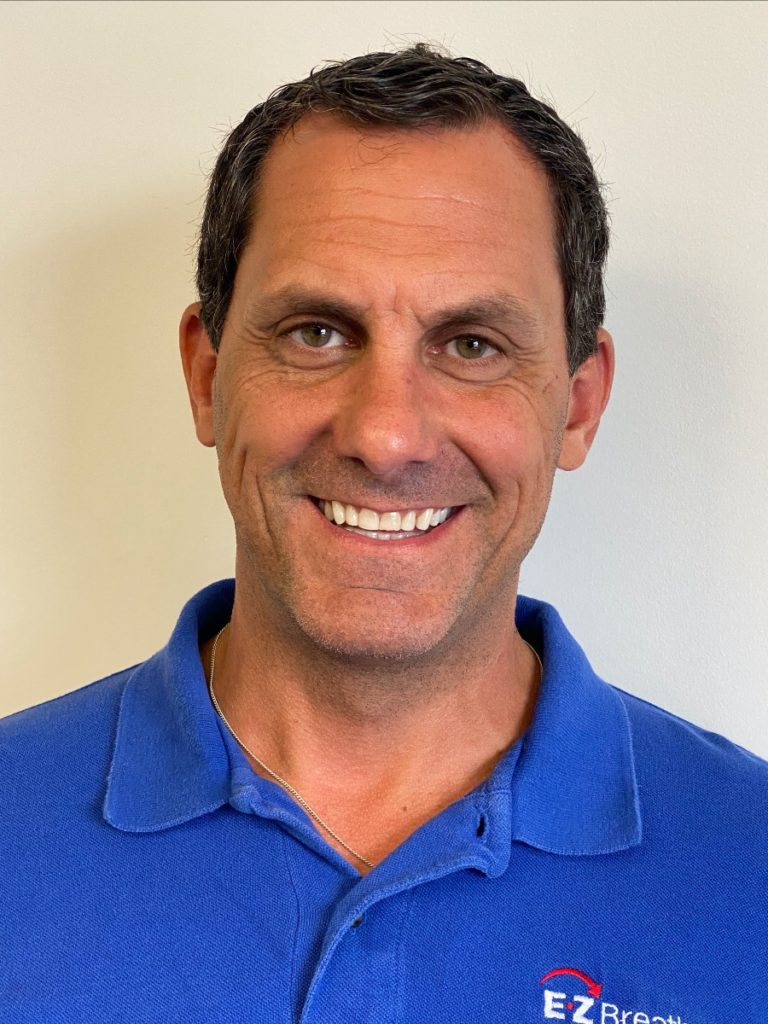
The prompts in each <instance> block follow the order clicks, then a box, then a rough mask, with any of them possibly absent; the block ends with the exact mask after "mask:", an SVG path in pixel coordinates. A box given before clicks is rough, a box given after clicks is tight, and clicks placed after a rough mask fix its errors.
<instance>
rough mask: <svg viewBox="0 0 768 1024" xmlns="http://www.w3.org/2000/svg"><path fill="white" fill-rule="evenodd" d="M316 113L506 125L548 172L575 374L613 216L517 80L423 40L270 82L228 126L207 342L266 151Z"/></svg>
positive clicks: (551, 116) (211, 249)
mask: <svg viewBox="0 0 768 1024" xmlns="http://www.w3.org/2000/svg"><path fill="white" fill-rule="evenodd" d="M318 111H326V112H332V113H334V114H337V115H338V116H340V117H343V118H345V119H346V120H348V121H350V122H352V123H355V124H359V125H363V126H365V125H370V126H376V127H382V126H391V127H392V128H397V129H402V128H414V129H418V128H438V129H439V128H455V129H461V128H470V127H474V126H476V125H478V124H480V123H482V122H483V121H486V120H489V119H490V120H494V121H497V122H499V123H501V124H502V125H504V126H506V127H507V128H508V129H509V130H510V132H512V134H513V135H515V136H516V138H518V139H519V140H520V141H521V142H523V143H524V145H525V146H526V147H527V148H528V150H529V151H530V152H531V153H532V154H533V155H534V157H535V158H536V159H537V160H538V162H539V164H540V165H541V166H542V167H543V168H544V170H545V171H546V173H547V177H548V179H549V185H550V189H551V193H552V201H553V208H554V213H555V224H556V232H557V235H556V238H557V246H558V259H559V264H560V274H561V277H562V283H563V290H564V294H565V330H566V338H567V345H568V367H569V371H570V373H573V372H574V371H575V370H576V369H577V368H578V367H579V366H580V365H581V364H582V363H583V362H584V360H585V359H587V358H588V357H589V356H590V355H592V354H593V353H594V352H595V351H596V350H597V345H596V338H595V335H596V331H597V328H598V327H599V326H600V325H601V324H602V322H603V317H604V315H605V293H604V288H603V268H604V264H605V259H606V256H607V253H608V217H607V212H606V208H605V202H604V201H603V197H602V194H601V189H600V183H599V181H598V179H597V176H596V174H595V170H594V167H593V165H592V161H591V160H590V157H589V154H588V152H587V149H586V146H585V145H584V142H583V141H582V139H581V138H580V137H579V136H578V135H577V134H576V132H575V131H574V130H573V129H572V128H570V127H569V126H568V125H567V124H566V123H565V122H564V121H563V120H562V119H561V118H560V117H559V116H558V115H557V114H556V113H555V111H554V110H553V109H552V107H550V106H548V105H547V104H546V103H543V102H542V101H541V100H538V99H535V98H534V97H533V96H531V94H530V93H529V92H528V89H527V88H526V86H525V85H524V84H523V83H522V82H520V81H518V80H517V79H516V78H506V77H505V76H503V75H497V74H496V73H495V72H493V71H491V69H490V68H489V67H487V66H486V65H485V64H482V63H481V62H480V61H477V60H473V59H471V58H469V57H450V56H446V55H444V54H443V53H440V52H438V51H436V50H434V49H432V48H431V47H429V46H427V45H426V44H424V43H418V44H417V45H415V46H413V47H410V48H408V49H405V50H400V51H398V52H396V53H370V54H367V55H366V56H362V57H354V58H352V59H351V60H346V61H340V62H336V63H329V64H326V65H324V66H323V67H321V68H319V69H315V70H314V71H312V72H311V74H310V75H309V76H308V77H307V78H305V79H303V80H302V81H300V82H291V83H289V84H287V85H282V86H280V88H279V89H276V90H275V91H274V92H273V93H272V94H271V95H270V96H269V97H268V98H267V99H266V100H265V101H264V102H263V103H260V104H259V105H258V106H256V107H254V108H253V110H251V111H250V112H249V113H248V114H247V115H246V116H245V118H244V119H243V120H242V121H241V123H240V124H239V125H238V126H237V127H236V128H234V129H233V131H232V132H231V133H230V135H229V136H228V138H227V140H226V142H225V144H224V147H223V149H222V150H221V153H220V154H219V157H218V159H217V161H216V165H215V167H214V170H213V174H212V176H211V180H210V184H209V187H208V195H207V199H206V203H205V211H204V214H203V221H202V226H201V230H200V244H199V249H198V263H197V287H198V292H199V295H200V302H201V319H202V321H203V325H204V326H205V329H206V331H207V332H208V336H209V338H210V339H211V344H212V345H213V347H214V349H216V350H217V351H218V348H219V343H220V341H221V335H222V331H223V329H224V322H225V320H226V316H227V310H228V309H229V304H230V301H231V298H232V290H233V288H234V283H235V275H236V273H237V266H238V261H239V259H240V254H241V252H242V249H243V247H244V245H245V244H246V241H247V239H248V235H249V232H250V228H251V220H252V217H253V214H254V207H255V194H256V191H257V189H258V184H259V171H260V168H261V165H262V163H263V161H264V158H265V156H266V154H267V151H268V150H269V147H270V146H271V145H272V143H273V142H274V141H275V139H276V138H277V137H278V136H280V135H281V134H282V133H283V132H285V131H287V130H288V129H290V128H291V127H292V126H293V125H294V124H296V122H297V121H298V120H299V119H300V118H301V117H303V116H304V115H306V114H308V113H311V112H318Z"/></svg>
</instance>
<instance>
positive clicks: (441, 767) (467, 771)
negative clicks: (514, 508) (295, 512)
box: [203, 598, 539, 869]
mask: <svg viewBox="0 0 768 1024" xmlns="http://www.w3.org/2000/svg"><path fill="white" fill-rule="evenodd" d="M512 608H514V602H512ZM263 621H264V620H263V618H261V619H259V618H257V617H256V616H255V615H254V614H253V612H252V610H250V609H249V608H247V607H243V604H242V603H238V599H237V598H236V601H235V606H234V608H233V613H232V620H231V625H230V627H229V628H227V629H226V631H225V632H224V634H223V635H222V636H221V638H220V640H219V643H218V645H217V652H216V670H215V683H216V686H215V691H216V697H217V699H218V702H219V704H220V705H221V709H222V712H223V713H224V714H225V716H226V718H227V720H228V721H229V722H230V723H231V726H232V728H233V729H234V730H235V732H236V733H237V735H238V737H239V738H240V739H241V741H242V743H243V744H245V746H247V747H248V748H249V750H250V751H252V752H253V754H255V755H256V757H257V758H258V759H259V760H260V761H261V762H263V763H264V764H265V765H268V766H269V768H270V769H271V771H272V772H276V773H278V774H279V775H280V776H281V777H282V778H283V779H285V780H286V781H288V782H289V783H290V784H291V785H292V786H293V787H294V788H295V789H296V790H297V791H298V792H299V793H300V794H301V795H302V797H303V798H304V799H305V800H306V801H307V802H308V803H309V804H310V805H311V807H313V808H314V809H315V811H316V812H317V813H318V814H319V815H321V816H322V818H323V819H324V820H325V821H326V822H328V823H329V824H331V825H332V827H333V828H334V829H335V830H336V831H337V832H338V833H339V834H340V835H341V836H343V838H344V839H345V840H346V841H347V842H348V843H349V845H350V846H352V847H353V848H355V849H357V850H358V851H360V852H361V853H363V854H364V855H365V856H366V857H368V858H369V859H371V860H372V861H376V860H379V859H381V858H382V857H383V856H385V855H386V854H387V853H388V852H390V850H391V849H394V847H395V846H397V845H399V843H400V842H401V841H402V840H403V839H404V838H406V836H407V835H408V834H410V832H412V831H414V830H415V828H418V827H419V825H421V824H423V823H424V822H425V821H426V820H428V819H429V818H430V817H432V816H434V814H436V813H439V811H440V810H442V809H443V808H444V807H446V806H448V805H449V804H450V803H453V802H454V801H455V800H457V799H459V798H460V797H461V796H463V795H465V794H466V793H468V792H470V791H471V790H472V789H474V788H475V787H476V786H477V785H479V783H480V782H482V781H483V779H485V778H486V777H487V776H488V775H489V774H490V773H491V772H492V770H493V768H494V767H495V765H496V763H497V762H498V761H499V759H500V758H501V757H502V756H503V754H504V753H505V752H506V751H507V750H508V749H509V747H510V746H511V745H512V744H513V743H514V742H515V741H516V740H517V739H518V738H519V736H520V735H522V733H523V732H524V731H525V729H526V728H527V727H528V725H529V723H530V720H531V718H532V715H533V708H534V704H535V699H536V695H537V689H538V682H539V665H538V663H537V660H536V656H535V654H534V653H533V652H532V651H531V650H530V649H529V648H528V647H527V645H526V644H525V642H524V641H523V640H522V639H521V638H520V637H519V636H518V634H517V633H516V631H515V628H514V622H513V621H512V622H509V623H507V624H506V629H499V628H498V624H496V625H495V627H494V629H493V630H489V631H488V633H487V634H485V636H484V637H483V638H482V639H483V642H482V643H476V644H474V645H473V644H464V645H463V646H462V650H461V656H460V657H458V656H455V657H453V658H450V657H444V658H443V659H442V661H439V660H437V659H433V661H432V663H431V665H430V666H429V669H428V668H427V666H425V665H423V664H422V665H419V664H413V663H411V664H398V663H396V662H395V663H393V662H391V661H390V662H388V663H387V664H386V666H382V665H381V664H375V663H374V664H363V663H360V662H358V663H354V664H351V663H349V662H348V661H346V662H345V661H344V659H341V658H339V657H337V656H329V655H328V654H327V652H318V651H317V650H315V651H313V652H312V654H313V656H312V657H307V656H306V652H304V651H303V650H302V648H301V645H297V644H296V643H286V642H283V641H282V638H281V637H280V635H279V632H277V631H275V630H272V629H266V628H264V626H263ZM259 622H261V623H262V625H261V626H259ZM494 641H495V642H494ZM211 642H212V641H209V643H208V644H207V646H206V648H204V650H203V664H204V665H205V666H206V667H207V668H208V667H209V665H210V648H211ZM446 738H450V741H449V742H446ZM250 760H251V763H252V765H253V767H254V769H255V770H256V771H257V772H259V773H260V774H262V775H265V774H266V775H267V777H270V776H269V773H266V772H265V771H264V770H263V768H262V766H261V765H260V764H258V762H256V761H254V759H253V758H250ZM372 808H374V809H375V810H374V811H373V812H372V810H371V809H372ZM331 845H335V846H336V848H337V849H339V852H341V853H342V855H344V856H346V854H345V853H344V851H343V850H341V849H340V848H339V847H338V845H337V844H335V843H333V842H332V843H331ZM347 859H348V860H350V862H351V863H354V865H355V867H357V868H358V869H360V863H359V862H357V861H355V860H354V858H350V857H348V856H347Z"/></svg>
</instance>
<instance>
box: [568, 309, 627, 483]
mask: <svg viewBox="0 0 768 1024" xmlns="http://www.w3.org/2000/svg"><path fill="white" fill-rule="evenodd" d="M614 364H615V354H614V350H613V339H612V338H611V336H610V334H609V333H608V331H605V330H603V328H602V327H600V328H598V331H597V352H595V354H594V355H591V356H590V357H589V358H588V359H585V360H584V362H583V363H582V364H581V366H580V367H579V368H578V369H577V370H576V372H575V373H574V375H573V376H572V377H571V383H570V396H569V399H568V415H567V418H566V423H565V430H564V432H563V444H562V447H561V449H560V457H559V459H558V462H557V465H558V467H559V468H560V469H578V468H579V466H580V465H581V464H582V463H583V462H584V460H585V459H586V457H587V453H588V452H589V449H590V448H591V447H592V442H593V441H594V439H595V434H596V433H597V428H598V427H599V426H600V417H601V416H602V415H603V412H604V410H605V407H606V405H607V404H608V398H609V397H610V394H611V384H612V383H613V369H614Z"/></svg>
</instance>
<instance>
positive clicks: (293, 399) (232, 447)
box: [216, 372, 321, 473]
mask: <svg viewBox="0 0 768 1024" xmlns="http://www.w3.org/2000/svg"><path fill="white" fill-rule="evenodd" d="M226 385H227V386H226V388H225V387H222V390H221V398H220V400H219V401H217V402H216V443H217V447H218V449H219V457H220V459H225V460H227V461H232V462H234V463H247V464H248V466H249V468H250V469H258V471H259V472H262V473H268V472H270V471H271V470H274V469H277V468H278V467H281V466H285V465H287V464H290V463H292V462H293V461H295V460H296V459H298V458H299V456H300V455H301V453H302V452H303V451H304V450H305V449H306V446H307V444H308V443H309V441H310V440H311V438H312V437H313V436H315V434H316V433H317V431H318V429H319V428H320V418H321V417H320V408H319V405H318V403H317V402H313V401H311V400H308V396H306V395H303V394H302V393H301V392H300V391H294V390H292V389H291V388H286V387H285V386H284V384H283V383H282V382H280V381H279V380H277V379H276V378H275V376H274V375H272V374H256V373H251V374H249V373H247V372H244V373H241V374H239V375H238V376H234V377H233V378H232V379H231V380H230V381H227V382H226ZM217 395H218V392H217Z"/></svg>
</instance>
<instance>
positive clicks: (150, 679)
mask: <svg viewBox="0 0 768 1024" xmlns="http://www.w3.org/2000/svg"><path fill="white" fill-rule="evenodd" d="M233 600H234V581H233V580H222V581H221V582H219V583H214V584H212V585H211V586H209V587H206V588H205V590H202V591H201V592H200V593H199V594H197V595H196V596H195V597H193V598H192V599H191V600H190V601H189V602H188V603H187V604H186V605H185V606H184V608H183V610H182V612H181V615H180V616H179V620H178V622H177V623H176V627H175V629H174V631H173V633H172V634H171V638H170V641H169V642H168V645H167V647H165V648H163V650H161V651H159V652H158V653H157V654H155V655H154V657H152V658H150V659H149V660H148V661H145V662H144V663H143V664H142V665H139V667H138V668H136V669H135V670H134V671H133V672H132V674H131V675H130V677H129V678H128V681H127V683H126V685H125V688H124V690H123V694H122V698H121V701H120V710H119V713H118V720H117V733H116V737H115V744H114V751H113V755H112V764H111V767H110V771H109V778H108V780H107V794H106V798H105V800H104V817H105V818H106V820H107V821H108V822H109V823H110V824H111V825H114V826H115V828H119V829H121V830H123V831H125V832H155V831H157V830H159V829H164V828H170V827H171V826H172V825H179V824H181V823H182V822H184V821H189V820H190V819H191V818H197V817H199V816H200V815H201V814H207V813H208V812H209V811H214V810H216V809H217V808H219V807H221V806H222V805H223V804H225V803H227V801H228V800H229V797H230V763H229V756H228V754H227V749H226V747H225V745H224V741H223V739H222V735H221V731H220V729H219V725H218V719H217V716H216V712H215V711H214V709H213V707H212V705H211V699H210V697H209V695H208V686H207V684H206V681H205V676H204V674H203V666H202V664H201V661H200V641H201V640H205V639H206V638H207V637H209V636H213V635H214V633H216V632H218V631H219V630H220V629H221V628H222V627H223V626H224V624H225V623H226V622H227V621H228V619H229V615H230V612H231V610H232V602H233Z"/></svg>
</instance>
